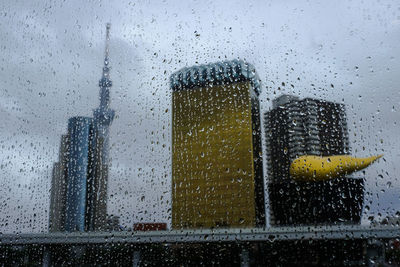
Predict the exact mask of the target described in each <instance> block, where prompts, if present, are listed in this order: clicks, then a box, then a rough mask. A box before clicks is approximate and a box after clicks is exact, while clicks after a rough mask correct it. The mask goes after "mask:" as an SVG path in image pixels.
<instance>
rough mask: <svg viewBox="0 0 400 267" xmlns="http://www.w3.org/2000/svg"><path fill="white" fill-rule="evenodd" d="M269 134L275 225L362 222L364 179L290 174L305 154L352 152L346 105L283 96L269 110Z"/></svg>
mask: <svg viewBox="0 0 400 267" xmlns="http://www.w3.org/2000/svg"><path fill="white" fill-rule="evenodd" d="M265 135H266V144H267V153H266V154H267V165H268V191H269V199H270V215H271V224H272V225H296V224H314V223H339V222H353V223H354V222H359V221H360V218H361V211H362V204H363V198H364V181H363V179H360V178H350V177H345V176H343V177H339V178H335V179H327V180H325V181H317V180H315V181H297V180H295V179H292V178H293V177H291V175H290V166H291V163H292V162H293V161H294V160H295V159H296V158H298V157H300V156H303V155H314V156H321V157H324V156H334V155H347V154H349V153H350V147H349V137H348V130H347V120H346V112H345V108H344V105H342V104H338V103H333V102H328V101H322V100H317V99H312V98H306V99H299V98H298V97H294V96H290V95H283V96H280V97H278V98H277V99H275V100H273V106H272V109H271V110H270V111H268V112H266V113H265ZM327 160H329V158H327ZM303 165H304V166H305V167H306V163H304V164H303ZM328 178H329V177H328Z"/></svg>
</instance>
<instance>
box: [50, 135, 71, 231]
mask: <svg viewBox="0 0 400 267" xmlns="http://www.w3.org/2000/svg"><path fill="white" fill-rule="evenodd" d="M68 146H69V137H68V135H63V136H62V137H61V144H60V150H59V160H58V162H56V163H54V166H53V173H52V181H51V188H52V189H51V197H50V216H49V229H50V231H51V232H60V231H64V230H65V208H66V205H65V204H66V199H67V160H68Z"/></svg>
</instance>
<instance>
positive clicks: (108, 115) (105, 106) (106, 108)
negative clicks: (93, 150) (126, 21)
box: [93, 23, 115, 165]
mask: <svg viewBox="0 0 400 267" xmlns="http://www.w3.org/2000/svg"><path fill="white" fill-rule="evenodd" d="M110 27H111V24H110V23H107V25H106V46H105V53H104V67H103V74H102V76H101V79H100V81H99V87H100V97H99V98H100V105H99V107H98V108H97V109H95V110H94V112H93V117H94V126H95V128H96V130H97V135H98V137H99V138H101V139H102V140H103V144H102V146H101V154H102V156H101V161H102V163H103V164H105V165H108V148H109V131H110V125H111V123H112V121H113V119H114V115H115V112H114V110H112V109H110V88H111V86H112V81H111V80H110V68H111V67H110V66H109V64H110V61H109V41H110Z"/></svg>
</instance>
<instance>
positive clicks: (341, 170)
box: [290, 155, 383, 181]
mask: <svg viewBox="0 0 400 267" xmlns="http://www.w3.org/2000/svg"><path fill="white" fill-rule="evenodd" d="M382 156H383V155H378V156H372V157H368V158H355V157H352V156H348V155H336V156H327V157H321V156H308V155H305V156H301V157H298V158H296V159H295V160H293V162H292V164H290V176H291V177H292V178H293V179H295V180H299V181H325V180H329V179H333V178H338V177H340V176H343V175H345V174H350V173H352V172H355V171H359V170H362V169H364V168H366V167H368V166H369V165H370V164H372V163H373V162H374V161H375V160H377V159H379V158H381V157H382Z"/></svg>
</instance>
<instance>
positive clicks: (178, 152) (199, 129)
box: [171, 60, 265, 229]
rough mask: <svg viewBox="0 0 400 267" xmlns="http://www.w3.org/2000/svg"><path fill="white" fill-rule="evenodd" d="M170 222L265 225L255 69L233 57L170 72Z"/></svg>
mask: <svg viewBox="0 0 400 267" xmlns="http://www.w3.org/2000/svg"><path fill="white" fill-rule="evenodd" d="M171 87H172V91H173V93H172V227H173V228H175V229H179V228H211V227H241V228H242V227H258V226H264V224H265V208H264V185H263V170H262V158H261V129H260V107H259V99H258V96H259V93H260V82H259V79H258V77H257V74H256V72H255V69H254V67H253V66H251V65H250V64H247V63H244V62H243V61H238V60H233V61H227V62H220V63H216V64H209V65H202V66H196V67H192V68H185V69H182V70H180V71H178V72H176V73H174V74H173V75H172V76H171Z"/></svg>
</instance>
